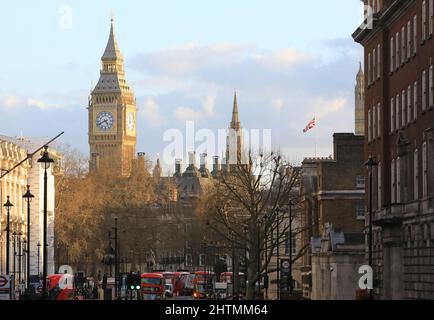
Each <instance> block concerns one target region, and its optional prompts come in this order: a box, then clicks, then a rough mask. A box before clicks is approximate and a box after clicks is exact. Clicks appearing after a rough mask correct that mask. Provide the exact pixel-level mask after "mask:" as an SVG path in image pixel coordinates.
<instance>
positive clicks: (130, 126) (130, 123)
mask: <svg viewBox="0 0 434 320" xmlns="http://www.w3.org/2000/svg"><path fill="white" fill-rule="evenodd" d="M135 127H136V119H135V117H134V113H133V112H128V115H127V128H128V130H129V131H133V130H134V128H135Z"/></svg>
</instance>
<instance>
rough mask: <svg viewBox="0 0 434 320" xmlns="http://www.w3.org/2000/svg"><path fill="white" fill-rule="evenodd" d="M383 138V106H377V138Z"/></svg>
mask: <svg viewBox="0 0 434 320" xmlns="http://www.w3.org/2000/svg"><path fill="white" fill-rule="evenodd" d="M380 136H381V104H378V105H377V137H380Z"/></svg>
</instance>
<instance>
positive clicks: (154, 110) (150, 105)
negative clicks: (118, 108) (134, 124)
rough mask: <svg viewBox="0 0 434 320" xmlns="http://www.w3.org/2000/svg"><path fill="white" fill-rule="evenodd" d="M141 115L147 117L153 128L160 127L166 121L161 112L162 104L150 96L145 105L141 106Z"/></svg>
mask: <svg viewBox="0 0 434 320" xmlns="http://www.w3.org/2000/svg"><path fill="white" fill-rule="evenodd" d="M139 116H141V117H143V118H144V119H146V120H147V122H148V124H149V126H151V127H152V128H157V127H160V126H161V125H163V124H164V123H165V121H166V120H165V118H164V117H163V116H162V115H161V114H160V106H159V105H158V104H157V103H156V102H155V100H154V99H152V98H148V99H147V100H146V101H145V103H144V104H143V106H142V107H141V108H139Z"/></svg>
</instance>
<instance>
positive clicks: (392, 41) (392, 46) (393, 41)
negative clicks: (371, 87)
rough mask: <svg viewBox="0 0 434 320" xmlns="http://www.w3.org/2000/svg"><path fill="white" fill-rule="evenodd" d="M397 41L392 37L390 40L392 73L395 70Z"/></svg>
mask: <svg viewBox="0 0 434 320" xmlns="http://www.w3.org/2000/svg"><path fill="white" fill-rule="evenodd" d="M394 44H395V39H394V38H393V37H392V38H390V72H391V73H392V72H393V70H394V69H395V48H394Z"/></svg>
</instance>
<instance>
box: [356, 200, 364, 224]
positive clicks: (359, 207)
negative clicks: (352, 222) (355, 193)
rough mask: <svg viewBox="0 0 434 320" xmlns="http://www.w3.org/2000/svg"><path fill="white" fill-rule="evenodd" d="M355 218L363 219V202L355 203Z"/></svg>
mask: <svg viewBox="0 0 434 320" xmlns="http://www.w3.org/2000/svg"><path fill="white" fill-rule="evenodd" d="M356 218H357V219H358V220H359V219H360V220H361V219H365V204H364V203H363V202H357V203H356Z"/></svg>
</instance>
